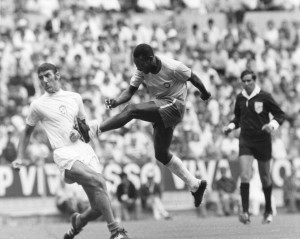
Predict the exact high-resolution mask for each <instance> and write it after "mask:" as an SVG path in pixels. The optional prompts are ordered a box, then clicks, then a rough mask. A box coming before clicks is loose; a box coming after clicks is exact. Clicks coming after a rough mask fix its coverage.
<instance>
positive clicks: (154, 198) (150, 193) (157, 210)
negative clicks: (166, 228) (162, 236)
mask: <svg viewBox="0 0 300 239" xmlns="http://www.w3.org/2000/svg"><path fill="white" fill-rule="evenodd" d="M154 176H155V175H154V171H152V170H151V171H149V172H148V174H147V182H146V183H145V184H142V185H141V188H140V197H141V205H142V209H143V210H144V211H147V210H151V211H152V213H153V217H154V219H155V220H160V219H162V218H164V219H166V220H169V219H171V216H170V214H169V213H168V212H167V210H166V209H165V207H164V205H163V203H162V201H161V198H162V191H161V187H160V185H159V184H158V183H156V182H155V181H154V180H155V179H154Z"/></svg>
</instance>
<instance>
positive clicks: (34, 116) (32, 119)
mask: <svg viewBox="0 0 300 239" xmlns="http://www.w3.org/2000/svg"><path fill="white" fill-rule="evenodd" d="M40 119H41V118H40V115H39V114H38V113H37V107H36V104H34V102H32V103H31V104H30V107H29V114H28V116H27V118H26V124H28V125H30V126H35V125H37V123H38V122H39V121H40Z"/></svg>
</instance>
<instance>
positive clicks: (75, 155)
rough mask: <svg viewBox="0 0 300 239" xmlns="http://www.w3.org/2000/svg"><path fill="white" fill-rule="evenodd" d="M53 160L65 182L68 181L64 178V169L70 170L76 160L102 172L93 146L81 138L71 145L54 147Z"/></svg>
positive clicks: (97, 171)
mask: <svg viewBox="0 0 300 239" xmlns="http://www.w3.org/2000/svg"><path fill="white" fill-rule="evenodd" d="M53 160H54V162H55V163H56V165H57V166H58V168H59V171H60V173H61V175H62V177H63V178H64V180H65V181H66V182H67V183H70V182H69V181H68V180H66V179H65V170H66V169H68V170H70V169H71V168H72V166H73V164H74V162H76V161H80V162H82V163H83V164H85V165H86V166H88V167H89V168H91V169H92V170H94V171H95V172H96V173H101V172H102V167H101V164H100V162H99V159H98V157H97V155H96V154H95V152H94V150H93V148H92V147H91V146H90V145H89V144H86V143H84V142H82V141H81V140H77V141H76V142H75V143H73V144H71V145H68V146H64V147H61V148H58V149H55V150H54V152H53Z"/></svg>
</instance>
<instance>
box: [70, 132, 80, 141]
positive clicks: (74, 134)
mask: <svg viewBox="0 0 300 239" xmlns="http://www.w3.org/2000/svg"><path fill="white" fill-rule="evenodd" d="M79 138H80V134H79V132H78V131H77V130H76V129H73V130H71V133H70V140H71V142H73V143H74V142H76V141H77V140H78V139H79Z"/></svg>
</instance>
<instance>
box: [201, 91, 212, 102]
mask: <svg viewBox="0 0 300 239" xmlns="http://www.w3.org/2000/svg"><path fill="white" fill-rule="evenodd" d="M210 97H211V94H210V93H209V92H202V93H201V99H202V100H203V101H207V100H208V99H209V98H210Z"/></svg>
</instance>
